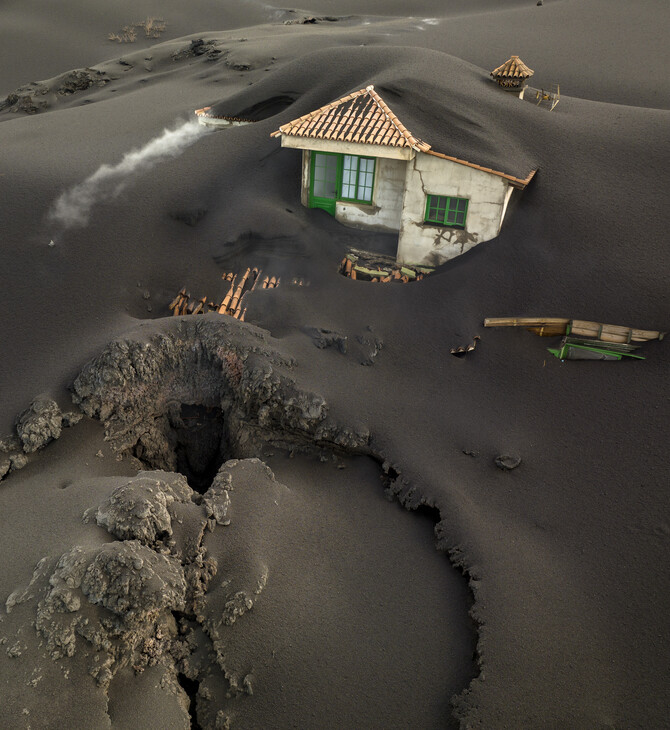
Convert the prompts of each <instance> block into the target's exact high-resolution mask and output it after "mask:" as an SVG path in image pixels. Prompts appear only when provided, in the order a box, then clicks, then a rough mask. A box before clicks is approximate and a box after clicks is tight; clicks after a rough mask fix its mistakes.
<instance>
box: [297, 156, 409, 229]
mask: <svg viewBox="0 0 670 730" xmlns="http://www.w3.org/2000/svg"><path fill="white" fill-rule="evenodd" d="M358 151H359V152H360V150H358ZM311 154H312V152H311V151H310V150H303V153H302V181H301V186H302V187H301V191H300V202H301V203H302V204H303V205H304V206H305V207H308V206H309V182H310V180H309V178H310V164H311ZM406 165H407V163H406V161H405V160H394V159H391V158H387V157H377V158H376V159H375V184H374V189H373V191H372V204H371V205H363V204H361V203H349V202H346V201H337V202H336V204H335V218H336V219H337V220H338V221H339V222H340V223H343V224H344V225H345V226H351V227H352V228H371V229H372V230H377V231H397V230H399V229H400V215H401V213H402V201H403V194H404V190H405V167H406Z"/></svg>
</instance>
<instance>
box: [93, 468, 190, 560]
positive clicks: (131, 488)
mask: <svg viewBox="0 0 670 730" xmlns="http://www.w3.org/2000/svg"><path fill="white" fill-rule="evenodd" d="M192 494H193V490H192V489H191V488H190V487H189V486H188V482H187V481H186V478H185V477H184V476H182V475H181V474H169V473H166V472H142V471H141V472H139V473H138V475H137V476H136V477H133V478H132V479H129V480H128V482H127V483H126V484H123V485H122V486H120V487H117V489H115V490H114V491H113V492H112V493H111V495H110V496H109V497H108V498H107V499H106V500H105V501H104V502H103V503H102V504H101V505H100V507H98V509H97V511H96V514H95V520H96V522H97V523H98V525H100V527H104V528H105V529H106V530H107V531H108V532H109V533H110V534H111V535H114V537H116V538H117V539H118V540H137V541H138V542H140V543H142V544H143V545H147V546H149V547H155V546H156V545H157V543H158V542H159V541H160V540H164V539H166V538H170V537H172V520H173V519H176V518H177V515H176V513H175V509H174V505H175V503H180V504H189V503H190V502H191V496H192Z"/></svg>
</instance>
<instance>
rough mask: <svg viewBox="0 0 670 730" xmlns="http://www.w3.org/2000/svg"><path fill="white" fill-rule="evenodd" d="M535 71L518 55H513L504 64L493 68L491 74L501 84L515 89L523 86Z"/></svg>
mask: <svg viewBox="0 0 670 730" xmlns="http://www.w3.org/2000/svg"><path fill="white" fill-rule="evenodd" d="M534 73H535V72H534V71H533V69H532V68H528V66H526V64H525V63H524V62H523V61H522V60H521V59H520V58H519V57H518V56H512V57H511V58H509V59H508V60H507V61H505V63H503V64H502V66H498V68H496V69H493V71H491V76H492V77H493V78H494V79H495V80H496V81H497V82H498V84H499V85H500V86H503V87H505V88H507V89H510V88H511V89H515V88H520V87H521V86H523V84H524V82H525V81H526V80H527V79H529V78H530V77H531V76H532V75H533V74H534Z"/></svg>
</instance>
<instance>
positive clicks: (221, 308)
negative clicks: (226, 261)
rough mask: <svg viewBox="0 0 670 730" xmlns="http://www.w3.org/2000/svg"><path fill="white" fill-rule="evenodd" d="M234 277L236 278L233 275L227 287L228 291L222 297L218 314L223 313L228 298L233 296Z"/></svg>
mask: <svg viewBox="0 0 670 730" xmlns="http://www.w3.org/2000/svg"><path fill="white" fill-rule="evenodd" d="M235 279H236V277H235V276H233V278H232V280H231V282H230V289H228V293H227V294H226V296H225V297H224V298H223V301H222V302H221V306H220V307H219V314H225V313H226V311H227V309H228V305H229V304H230V300H231V299H232V298H233V292H234V291H235ZM221 310H223V311H221Z"/></svg>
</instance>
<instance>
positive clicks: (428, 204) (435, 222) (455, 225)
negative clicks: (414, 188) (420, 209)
mask: <svg viewBox="0 0 670 730" xmlns="http://www.w3.org/2000/svg"><path fill="white" fill-rule="evenodd" d="M432 198H442V199H443V200H446V207H445V210H444V218H443V219H442V220H436V219H435V218H430V217H429V216H430V209H431V208H432V207H437V206H435V205H431V199H432ZM463 200H464V201H465V210H464V211H459V210H458V203H459V202H460V201H463ZM452 201H454V202H455V203H456V208H455V209H454V208H453V207H452ZM469 204H470V199H469V198H459V197H456V196H455V195H435V194H433V193H427V194H426V209H425V212H424V214H423V220H424V223H429V224H430V225H433V226H446V227H448V228H458V229H459V230H464V229H465V222H466V221H467V219H468V207H469ZM459 212H462V214H463V223H462V224H461V223H450V222H448V220H447V218H448V216H449V213H456V214H458V213H459Z"/></svg>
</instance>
